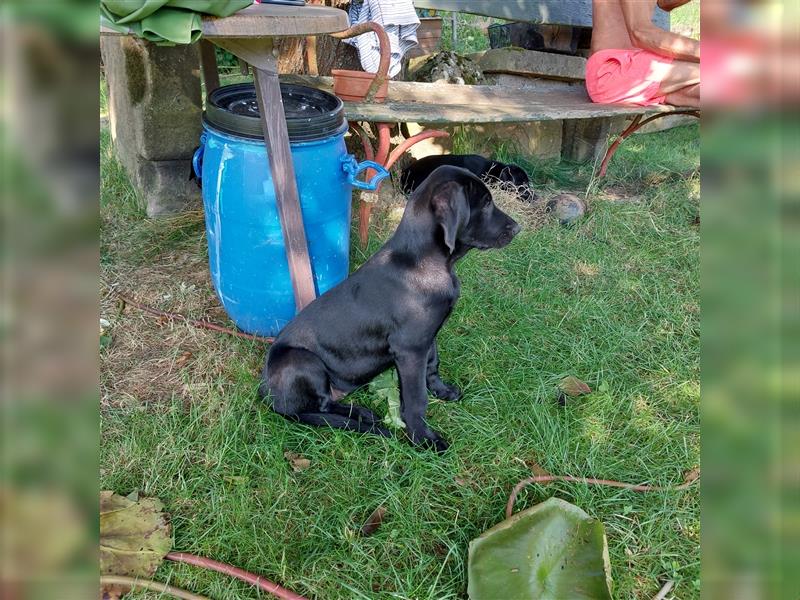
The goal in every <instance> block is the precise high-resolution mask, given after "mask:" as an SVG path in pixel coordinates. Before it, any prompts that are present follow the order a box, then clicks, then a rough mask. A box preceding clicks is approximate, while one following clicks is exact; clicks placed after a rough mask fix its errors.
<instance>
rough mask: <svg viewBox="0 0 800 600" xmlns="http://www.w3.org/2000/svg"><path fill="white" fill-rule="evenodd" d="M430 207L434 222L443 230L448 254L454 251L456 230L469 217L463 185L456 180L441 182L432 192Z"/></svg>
mask: <svg viewBox="0 0 800 600" xmlns="http://www.w3.org/2000/svg"><path fill="white" fill-rule="evenodd" d="M431 207H432V208H433V214H434V216H435V218H436V223H437V224H438V226H439V227H441V228H442V231H443V232H444V243H445V246H447V248H448V250H449V251H450V254H452V253H453V252H454V251H455V248H456V240H457V239H458V230H459V229H460V228H461V226H462V225H463V224H464V223H466V221H467V219H468V218H469V203H468V201H467V196H466V191H465V190H464V186H463V185H462V184H460V183H458V182H456V181H448V182H447V183H443V184H442V185H440V186H439V187H437V188H436V190H435V191H434V193H433V197H432V198H431Z"/></svg>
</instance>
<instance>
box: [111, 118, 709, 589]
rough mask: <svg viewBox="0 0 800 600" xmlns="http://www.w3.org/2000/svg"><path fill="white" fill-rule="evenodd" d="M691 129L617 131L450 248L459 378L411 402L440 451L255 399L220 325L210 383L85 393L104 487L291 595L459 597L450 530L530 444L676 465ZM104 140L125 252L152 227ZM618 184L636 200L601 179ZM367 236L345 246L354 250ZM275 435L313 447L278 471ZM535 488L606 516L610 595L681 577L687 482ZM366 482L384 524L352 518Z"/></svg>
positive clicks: (538, 497)
mask: <svg viewBox="0 0 800 600" xmlns="http://www.w3.org/2000/svg"><path fill="white" fill-rule="evenodd" d="M697 133H698V129H697V127H696V126H692V127H686V128H681V129H676V130H672V131H670V132H666V133H663V134H653V135H642V136H635V137H633V138H631V139H630V140H628V141H627V142H626V144H625V145H623V148H622V150H621V151H620V152H619V153H618V155H617V157H616V158H615V161H614V162H613V163H612V166H611V169H610V174H609V179H608V182H606V183H604V184H603V185H602V186H599V185H598V186H595V187H594V188H593V189H597V190H599V193H598V196H597V198H598V199H596V200H595V201H594V202H593V206H592V211H591V213H590V215H589V216H587V217H586V218H585V219H584V220H583V221H582V222H581V223H579V224H578V225H576V226H575V227H572V228H563V227H560V226H558V225H554V224H551V225H546V226H545V227H544V228H543V229H540V230H539V231H536V232H522V233H521V234H520V235H519V236H518V238H517V239H516V240H515V241H514V242H513V243H512V244H511V245H510V246H509V247H507V248H505V249H503V250H500V251H488V252H473V253H471V254H470V255H468V256H467V257H466V258H465V259H464V260H463V261H462V262H461V263H460V264H459V266H458V274H459V276H460V278H461V287H462V296H461V299H460V301H459V303H458V305H457V307H456V309H455V311H454V312H453V315H452V317H451V318H450V320H449V322H448V323H447V325H446V326H445V327H444V328H443V330H442V332H441V334H440V336H439V347H440V353H441V359H442V373H443V376H444V377H445V379H448V380H451V381H455V382H457V383H458V384H459V385H460V386H461V387H462V388H463V390H464V399H463V400H462V401H461V402H459V403H449V404H447V403H442V402H435V403H433V404H432V405H431V408H430V411H429V420H430V423H431V424H432V425H433V426H434V427H435V428H436V429H438V430H440V431H442V432H443V433H444V434H445V436H446V437H447V438H448V439H449V440H450V442H451V448H450V450H449V451H448V452H447V453H446V454H445V455H443V456H437V455H434V454H432V453H429V452H424V451H418V450H415V449H413V448H411V447H410V446H409V445H408V444H406V443H404V442H403V441H401V440H384V439H377V438H372V437H360V436H357V435H352V434H347V433H343V432H339V431H327V430H322V429H309V428H305V427H301V426H297V425H292V424H290V423H288V422H286V421H285V420H283V419H282V418H280V417H278V416H276V415H274V414H272V413H271V412H270V411H269V410H268V408H267V407H266V406H263V405H262V404H260V403H259V402H257V401H256V399H255V390H256V386H257V382H258V379H257V378H258V369H259V366H260V363H261V362H262V360H263V357H264V349H263V348H261V347H259V346H258V345H254V344H250V343H247V342H244V341H241V340H235V339H232V340H230V341H229V342H226V343H227V344H229V346H230V347H231V349H232V352H233V353H235V354H234V355H235V360H231V361H230V364H228V365H226V368H225V369H224V370H223V371H222V372H220V373H211V374H209V377H210V378H211V383H212V385H210V386H209V388H208V389H209V390H210V391H208V392H206V393H203V394H196V395H195V396H194V397H193V398H192V400H191V401H186V399H185V398H182V397H181V396H180V394H179V392H178V391H177V390H176V392H175V394H174V396H173V397H171V398H166V399H165V400H164V401H163V402H162V403H160V404H158V405H152V404H151V405H140V404H136V403H124V404H123V405H122V406H121V407H118V408H108V409H106V410H105V411H104V412H103V414H102V461H101V467H102V470H101V480H102V486H103V489H112V490H115V491H117V492H119V493H122V494H127V493H128V492H130V491H131V490H134V489H138V490H141V491H142V492H143V493H145V494H148V495H153V496H158V497H159V498H161V499H162V500H163V501H164V504H165V507H166V510H167V511H168V512H169V513H170V514H171V516H172V525H173V528H174V535H175V548H176V549H180V550H184V551H188V552H194V553H197V554H201V555H205V556H209V557H213V558H216V559H218V560H222V561H225V562H229V563H231V564H235V565H237V566H240V567H243V568H245V569H249V570H251V571H254V572H257V573H260V574H262V575H264V576H265V577H267V578H269V579H272V580H274V581H277V582H279V583H281V584H282V585H285V586H286V587H289V588H291V589H293V590H294V591H296V592H298V593H301V594H304V595H306V596H308V597H312V598H324V599H326V600H327V599H337V598H341V599H350V598H378V599H380V598H386V599H388V598H393V599H396V598H420V599H445V598H464V597H466V560H467V545H468V543H469V541H470V540H471V539H473V538H474V537H476V536H477V535H479V534H480V533H481V532H483V531H484V530H486V529H488V528H489V527H491V526H492V525H494V524H496V523H498V522H499V521H501V520H502V519H503V510H504V505H505V502H506V499H507V497H508V494H509V492H510V490H511V488H512V486H513V485H514V484H515V483H516V482H517V481H518V480H520V479H522V478H524V477H526V476H529V475H530V473H531V470H530V465H531V464H532V463H534V462H535V463H537V464H538V465H540V466H541V467H543V468H544V469H546V470H547V471H549V472H551V473H555V474H571V475H582V476H592V477H602V478H611V479H618V480H623V481H630V482H649V483H653V484H657V485H671V484H676V483H679V482H681V480H682V478H683V473H684V471H686V470H688V469H690V468H691V467H694V466H696V465H697V464H698V462H699V392H700V390H699V357H698V353H699V314H698V308H697V307H698V262H699V261H698V242H699V231H698V227H697V226H696V225H695V224H694V222H693V220H694V217H695V216H696V215H697V211H698V208H697V204H698V202H697V200H698V199H697V193H698V188H697V176H696V175H689V176H687V175H684V174H685V173H686V172H687V171H690V170H691V169H693V168H696V167H697V166H698V164H699V158H698V154H699V148H698V144H697ZM106 143H107V140H106ZM103 156H104V162H103V176H104V187H103V203H104V209H103V210H104V229H106V230H107V229H109V228H112V227H114V226H115V223H119V222H120V221H118V220H119V219H123V220H124V224H126V225H125V227H126V228H127V229H126V231H127V233H126V234H124V236H123V234H118V235H117V234H115V236H112V238H110V239H113V241H114V243H113V244H112V243H110V242H109V243H108V244H107V245H106V246H104V256H103V260H104V261H105V262H106V264H109V265H112V266H113V265H115V264H118V263H125V264H126V265H127V266H131V265H132V266H136V265H137V264H140V263H139V262H137V261H141V264H145V262H146V261H147V259H146V258H144V257H142V256H141V255H140V254H139V253H137V252H126V251H124V248H125V247H127V246H133V245H135V244H136V243H137V239H139V237H138V236H142V235H145V238H144V239H152V231H153V230H152V227H151V226H147V225H143V224H142V223H147V222H146V221H144V220H142V217H141V212H140V211H139V210H138V209H137V208H136V204H135V202H133V200H132V196H131V194H130V192H129V190H128V189H126V185H125V183H124V181H123V180H122V179H121V178H120V174H119V172H118V170H115V167H114V161H113V159H112V158H111V157H110V156H108V155H107V154H106V153H104V154H103ZM524 164H525V166H526V167H527V168H528V169H529V171H531V174H532V175H533V177H534V179H535V180H536V181H537V182H538V183H537V185H540V186H543V187H545V188H547V189H556V188H558V187H561V188H569V189H577V190H580V189H586V187H587V186H588V185H589V183H590V178H591V169H590V168H587V167H580V168H578V167H575V166H571V165H566V166H564V165H561V166H559V165H556V164H555V163H552V162H537V161H532V160H528V161H526V162H525V163H524ZM570 173H571V174H572V177H571V178H570ZM618 187H619V188H623V189H625V190H627V191H628V192H629V193H630V195H631V196H635V198H636V201H613V202H612V201H604V200H602V198H603V189H604V188H606V189H609V188H618ZM143 232H145V233H143ZM147 232H150V233H147ZM104 235H112V234H110V233H106V232H104ZM148 235H149V236H151V237H149V238H148V237H147V236H148ZM192 235H193V236H195V237H194V238H193V243H195V244H196V245H194V246H188V247H189V248H197V251H198V252H200V251H202V243H201V242H202V229H201V228H196V229H195V230H193V233H192ZM173 242H174V243H175V244H178V245H180V244H185V243H186V240H185V238H184V239H180V237H179V239H178V240H173V241H170V240H169V239H167V240H162V243H161V245H160V246H158V247H157V248H155V249H154V250H153V253H155V254H156V255H157V254H158V252H163V251H165V249H168V248H169V247H170V244H172V243H173ZM379 243H380V240H377V239H372V240H371V242H370V247H369V250H368V252H366V253H362V252H359V251H356V250H354V252H353V256H354V261H355V262H356V263H358V262H361V261H362V260H363V257H364V256H365V255H368V254H369V253H370V252H372V251H374V250H375V249H376V248H377V247H378V245H379ZM151 256H152V255H151ZM567 374H574V375H577V376H578V377H580V378H582V379H583V380H585V381H586V382H587V383H589V385H590V386H591V387H592V388H593V389H594V390H602V391H595V392H594V393H593V394H591V395H589V396H587V397H584V398H582V399H578V400H575V401H574V402H572V403H570V404H568V405H567V406H566V407H561V406H559V405H558V404H557V403H556V401H555V385H556V383H557V382H558V381H559V379H560V378H562V377H563V376H565V375H567ZM366 394H367V392H363V391H362V392H359V393H358V394H357V395H356V400H359V398H360V401H361V402H367V401H368V400H367V399H366V398H365V395H366ZM286 450H292V451H295V452H298V453H301V454H303V455H304V456H306V457H307V458H309V459H310V460H311V467H310V468H309V469H308V470H306V471H302V472H299V473H293V472H292V471H291V469H290V468H289V467H288V465H287V463H286V460H285V459H284V457H283V453H284V451H286ZM553 495H555V496H558V497H560V498H564V499H566V500H568V501H570V502H573V503H575V504H577V505H578V506H580V507H581V508H583V509H584V510H585V511H587V512H588V513H589V514H590V515H593V516H595V517H597V518H599V519H601V520H602V521H603V522H604V523H605V526H606V531H607V535H608V540H609V546H610V554H611V563H612V571H613V576H614V581H615V596H616V597H618V598H634V597H641V598H649V597H652V596H653V595H654V594H655V592H656V591H657V590H658V589H659V587H660V580H661V579H663V578H671V579H675V580H676V581H677V587H676V589H675V595H676V597H679V598H682V599H686V598H698V597H699V589H698V587H699V584H698V583H697V582H698V580H699V494H698V490H697V489H696V488H695V489H691V490H689V491H685V492H664V493H651V494H641V493H636V492H631V491H624V490H618V489H613V488H600V487H587V486H584V485H578V484H568V483H559V484H552V485H549V486H546V487H545V486H534V487H531V488H529V489H528V490H527V491H526V492H524V493H523V494H521V496H520V499H519V501H518V507H519V508H524V507H528V506H531V505H533V504H534V503H536V502H540V501H542V500H544V499H546V498H548V497H550V496H553ZM380 504H383V505H385V506H386V507H387V509H388V512H387V516H386V519H385V521H384V523H383V525H382V526H381V527H380V528H379V529H378V531H377V532H376V533H375V534H374V535H373V536H371V537H368V538H361V537H359V536H357V535H356V533H355V532H357V531H358V529H359V527H360V526H361V524H362V523H363V522H364V520H365V519H366V518H367V516H368V515H369V514H370V512H371V511H372V510H373V509H374V508H375V507H376V506H378V505H380ZM156 577H157V578H158V579H160V580H165V581H166V580H169V581H170V582H171V583H174V584H176V585H179V586H181V587H185V588H188V589H191V590H193V591H195V592H196V593H202V594H205V595H208V596H209V597H212V598H215V599H217V600H222V599H234V598H255V597H265V596H264V595H263V594H262V595H261V596H259V595H258V594H257V593H256V592H255V591H253V590H251V589H250V588H249V587H248V586H246V585H243V584H241V585H240V584H238V583H236V582H232V581H231V580H230V579H229V578H227V577H224V576H219V575H215V574H210V573H207V572H203V571H199V570H197V569H195V568H193V567H188V566H180V565H173V564H165V565H163V566H162V567H161V569H160V570H159V572H158V573H157V575H156ZM138 597H145V595H139V596H138Z"/></svg>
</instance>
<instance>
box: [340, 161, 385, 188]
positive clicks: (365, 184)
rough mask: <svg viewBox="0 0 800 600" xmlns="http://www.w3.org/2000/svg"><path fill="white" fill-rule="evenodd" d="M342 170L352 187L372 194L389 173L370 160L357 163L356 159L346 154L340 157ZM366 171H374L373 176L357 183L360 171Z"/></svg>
mask: <svg viewBox="0 0 800 600" xmlns="http://www.w3.org/2000/svg"><path fill="white" fill-rule="evenodd" d="M342 168H343V169H344V171H345V173H347V181H348V183H350V185H352V186H353V187H356V188H358V189H360V190H366V191H368V192H374V191H375V190H377V189H378V184H380V182H381V181H383V180H384V179H386V178H387V177H388V176H389V171H387V170H386V169H385V168H384V167H382V166H381V165H379V164H378V163H376V162H375V161H372V160H365V161H362V162H358V161H357V160H356V157H355V156H353V155H352V154H346V155H345V156H343V157H342ZM367 169H374V170H375V175H374V176H373V177H372V179H370V180H369V181H359V180H358V179H356V177H358V176H359V175H360V174H361V172H362V171H366V170H367Z"/></svg>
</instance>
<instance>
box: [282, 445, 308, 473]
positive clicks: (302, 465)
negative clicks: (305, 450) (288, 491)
mask: <svg viewBox="0 0 800 600" xmlns="http://www.w3.org/2000/svg"><path fill="white" fill-rule="evenodd" d="M283 457H284V458H285V459H286V460H287V461H289V464H290V465H291V467H292V471H294V472H295V473H299V472H300V471H305V470H306V469H307V468H309V467H310V466H311V461H310V460H308V459H307V458H306V457H305V456H303V455H302V454H298V453H297V452H292V451H291V450H287V451H286V452H284V453H283Z"/></svg>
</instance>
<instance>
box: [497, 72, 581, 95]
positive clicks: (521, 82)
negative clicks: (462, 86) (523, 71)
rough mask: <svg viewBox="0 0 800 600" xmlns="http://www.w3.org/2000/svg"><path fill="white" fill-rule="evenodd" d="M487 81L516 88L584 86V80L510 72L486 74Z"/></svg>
mask: <svg viewBox="0 0 800 600" xmlns="http://www.w3.org/2000/svg"><path fill="white" fill-rule="evenodd" d="M486 83H488V84H490V85H500V86H504V87H510V88H515V89H518V90H538V91H559V90H565V89H569V88H571V87H573V86H578V87H581V88H582V87H583V82H582V81H558V80H555V79H546V78H544V77H526V76H524V75H510V74H508V73H492V74H489V75H486Z"/></svg>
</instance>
